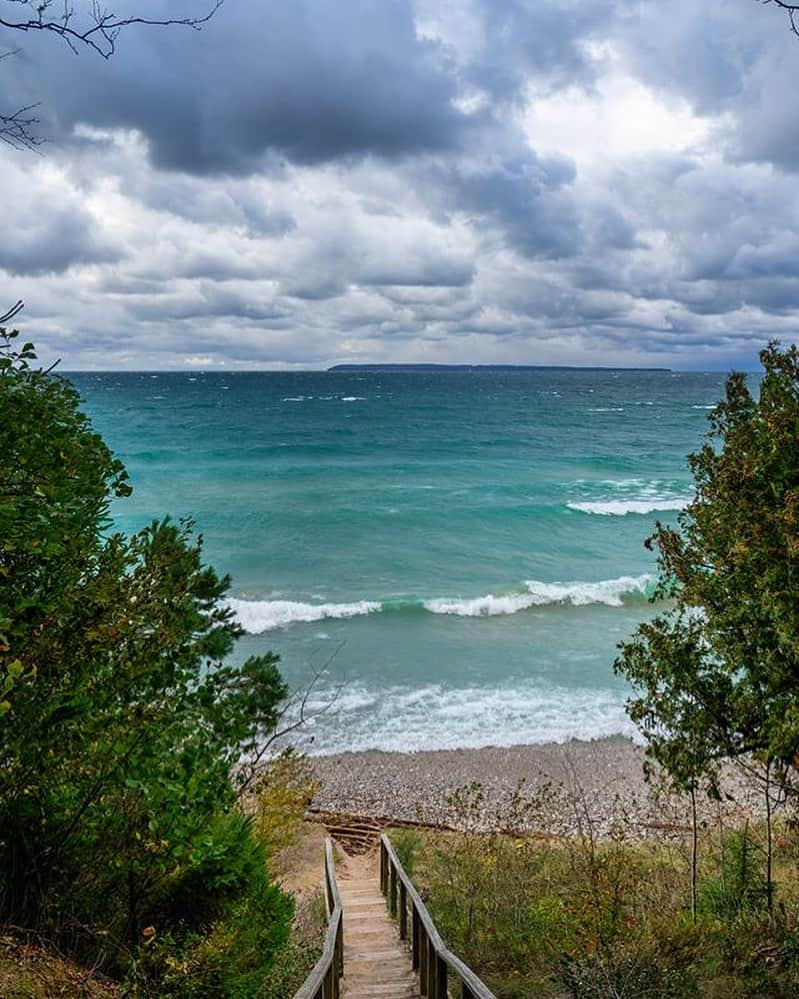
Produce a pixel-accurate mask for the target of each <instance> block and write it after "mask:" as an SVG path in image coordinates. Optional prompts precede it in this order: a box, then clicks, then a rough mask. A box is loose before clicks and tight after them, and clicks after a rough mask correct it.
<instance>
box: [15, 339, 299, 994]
mask: <svg viewBox="0 0 799 999" xmlns="http://www.w3.org/2000/svg"><path fill="white" fill-rule="evenodd" d="M16 338H17V334H16V333H15V332H10V333H9V332H6V331H0V691H2V696H1V697H0V701H2V704H0V711H2V716H0V919H6V920H8V921H9V922H13V923H14V924H15V925H17V926H24V927H36V928H38V929H39V930H44V931H46V932H48V933H49V934H51V935H54V936H56V937H57V938H58V940H59V941H60V942H61V943H62V944H66V945H68V946H70V947H72V948H75V949H78V950H85V951H87V952H89V953H91V954H92V955H93V956H94V957H96V958H97V959H98V960H99V959H104V960H105V962H106V964H107V965H108V966H109V967H110V968H112V969H113V968H116V970H117V971H119V972H120V973H124V972H126V971H127V972H129V973H132V974H133V975H134V977H136V976H139V970H140V969H141V968H142V967H146V968H148V969H150V970H152V968H153V967H156V966H157V965H158V962H153V961H152V960H151V959H150V958H149V957H148V958H147V959H146V960H144V959H143V958H142V955H143V954H146V955H150V954H152V953H155V951H156V950H157V949H158V947H160V946H161V941H164V940H171V941H172V942H173V944H174V947H175V948H176V949H177V950H178V951H179V950H180V949H181V948H183V947H184V944H185V945H191V946H194V945H195V944H196V942H197V940H198V939H200V937H202V936H203V935H204V934H206V933H208V932H221V930H220V929H217V931H214V930H213V928H214V927H217V928H219V927H221V926H222V924H223V923H224V922H225V920H228V919H234V920H236V919H238V920H239V921H240V923H241V925H242V926H247V927H251V928H252V932H251V934H250V935H251V937H252V939H251V944H250V945H245V946H243V947H242V948H240V950H241V952H242V953H243V952H246V951H247V948H248V946H249V951H250V952H251V956H254V955H255V954H256V952H257V963H258V967H259V968H263V966H264V963H265V962H266V963H268V961H269V960H270V958H271V954H272V953H273V952H274V950H275V949H276V948H277V947H278V946H280V944H281V943H282V941H283V939H284V938H285V936H286V932H287V926H288V922H289V920H290V905H289V904H288V901H287V900H286V898H285V896H283V895H282V893H281V892H280V891H279V890H278V889H276V888H275V887H274V886H273V885H272V884H271V883H270V882H269V880H268V878H267V875H266V868H265V856H264V848H263V846H262V845H261V844H259V843H258V842H257V840H256V838H255V837H254V834H253V831H252V820H251V819H250V818H245V817H244V816H243V815H242V814H240V812H239V811H238V805H237V795H236V786H235V783H234V780H233V779H232V777H231V774H232V773H233V772H234V767H235V764H237V763H238V761H239V760H240V759H241V757H242V755H244V754H247V753H248V752H249V751H251V750H253V749H254V747H255V746H256V745H257V744H258V743H259V741H260V740H261V739H262V738H263V737H264V735H265V734H266V733H267V732H269V731H270V730H271V728H272V727H273V726H274V724H275V722H276V719H277V717H278V714H277V713H278V709H279V703H280V701H281V699H282V698H283V697H284V696H285V692H286V690H285V686H284V684H283V681H282V679H281V677H280V673H279V672H278V668H277V658H276V657H275V656H274V655H272V654H267V655H265V656H260V657H253V658H251V659H249V660H248V661H247V662H246V663H245V664H244V665H243V666H242V667H240V668H239V667H233V666H231V665H228V664H226V658H227V657H228V654H229V653H230V651H231V649H232V647H233V644H234V641H235V639H236V638H237V636H238V634H239V629H238V627H237V626H236V625H235V623H234V622H233V620H232V616H231V613H230V611H229V610H228V609H227V608H226V606H225V605H224V603H223V601H222V598H223V597H224V594H225V592H226V590H227V588H228V585H229V580H228V579H227V578H220V577H219V576H218V575H217V574H216V573H215V572H214V570H213V569H212V568H210V567H208V566H206V565H204V564H203V561H202V539H201V538H199V537H197V536H196V534H195V532H194V529H193V525H192V523H191V522H190V521H181V522H178V523H174V522H172V521H170V520H168V519H166V520H161V521H156V522H153V523H152V524H150V525H149V526H148V527H146V528H145V529H144V530H142V531H140V532H139V533H137V534H135V535H133V536H132V537H126V536H124V535H122V534H119V533H112V532H111V524H110V521H109V504H110V501H111V499H112V498H113V497H115V496H116V497H123V496H125V495H127V494H128V493H129V492H130V486H129V484H128V480H127V474H126V472H125V469H124V467H123V466H122V464H121V463H120V462H119V461H118V460H117V459H116V458H115V457H114V456H113V455H112V454H111V452H110V451H109V449H108V447H107V446H106V445H105V443H104V442H103V441H102V439H101V438H100V437H99V436H98V435H97V434H96V433H94V432H93V431H92V429H91V426H90V425H89V422H88V420H87V418H86V417H85V416H84V415H83V414H82V413H81V412H80V409H79V398H78V396H77V393H76V392H75V391H74V389H73V388H72V387H71V385H70V384H69V383H68V382H67V381H65V380H64V379H61V378H58V377H56V376H54V375H53V374H51V373H48V372H44V371H41V370H39V369H36V368H34V367H33V360H34V353H33V348H32V346H31V345H30V344H25V345H24V346H23V347H22V348H21V349H17V347H16V342H15V341H16ZM198 935H199V936H198ZM256 937H257V939H256ZM242 960H244V963H245V964H246V959H245V958H242ZM163 967H165V965H162V966H160V970H159V971H158V973H159V974H160V973H161V971H162V970H163ZM131 969H132V970H131ZM148 973H149V972H148ZM139 977H140V976H139ZM144 987H145V986H144V985H142V986H141V988H144ZM253 988H254V986H253ZM251 992H252V989H251V990H250V993H247V994H251ZM159 994H160V993H159ZM164 994H166V993H164ZM170 994H171V993H170ZM225 994H228V993H225ZM229 994H231V995H232V994H233V992H230V993H229ZM241 994H242V995H244V994H245V993H244V992H242V993H241Z"/></svg>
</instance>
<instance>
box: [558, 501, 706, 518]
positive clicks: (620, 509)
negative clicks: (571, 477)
mask: <svg viewBox="0 0 799 999" xmlns="http://www.w3.org/2000/svg"><path fill="white" fill-rule="evenodd" d="M690 502H691V497H690V496H672V497H668V496H661V497H655V496H653V497H651V498H649V499H617V500H591V501H588V502H585V503H567V504H566V506H568V508H569V509H570V510H578V511H579V512H580V513H595V514H599V515H600V516H602V517H626V516H627V514H628V513H638V514H644V513H655V512H656V511H658V510H682V509H684V507H686V506H688V504H689V503H690Z"/></svg>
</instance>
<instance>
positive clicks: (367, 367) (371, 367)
mask: <svg viewBox="0 0 799 999" xmlns="http://www.w3.org/2000/svg"><path fill="white" fill-rule="evenodd" d="M326 370H327V371H328V372H332V371H659V372H666V373H670V372H671V370H672V369H671V368H641V367H638V368H637V367H631V368H627V367H621V366H618V365H612V364H610V365H583V364H334V365H333V366H332V367H330V368H327V369H326Z"/></svg>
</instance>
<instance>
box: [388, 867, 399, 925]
mask: <svg viewBox="0 0 799 999" xmlns="http://www.w3.org/2000/svg"><path fill="white" fill-rule="evenodd" d="M388 872H389V889H388V908H389V911H390V912H391V915H392V916H396V915H397V868H396V867H395V866H394V865H393V864H389V867H388Z"/></svg>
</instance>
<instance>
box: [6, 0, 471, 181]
mask: <svg viewBox="0 0 799 999" xmlns="http://www.w3.org/2000/svg"><path fill="white" fill-rule="evenodd" d="M152 6H154V7H155V8H156V10H155V11H154V13H157V12H158V10H159V9H160V10H161V11H162V12H165V11H166V10H167V9H169V4H166V3H165V2H164V0H161V2H160V3H156V4H154V5H152ZM184 6H185V4H184ZM195 7H196V4H195ZM45 42H49V45H46V46H45V44H44V43H45ZM52 42H53V40H52V39H44V40H43V39H33V40H32V41H30V42H26V52H27V56H28V58H29V59H30V60H31V61H32V63H33V65H34V68H33V70H32V73H31V77H32V80H29V88H30V87H31V86H33V87H34V88H35V89H36V90H37V91H38V93H39V97H40V98H41V99H42V100H43V102H44V106H45V108H46V109H47V111H49V112H50V113H51V114H52V116H53V118H52V125H53V127H55V128H58V129H59V130H60V133H61V134H62V135H63V134H66V133H68V132H69V131H70V130H71V129H72V128H73V126H74V125H75V124H76V123H78V122H86V123H89V124H92V125H95V126H100V127H104V128H108V127H128V128H136V129H139V130H140V131H141V132H142V133H143V134H144V135H145V136H146V137H147V139H148V140H149V143H150V148H151V154H152V158H153V161H154V162H155V163H156V164H157V165H159V166H162V167H167V168H170V169H177V170H183V171H187V172H191V173H209V172H233V173H240V172H246V171H253V170H256V169H258V168H259V167H260V166H261V165H262V161H263V156H264V153H266V152H267V151H270V150H271V151H275V152H277V153H279V154H281V155H284V156H287V157H288V158H289V159H291V160H292V161H294V162H298V163H318V162H321V161H326V160H330V159H335V158H341V157H350V156H363V155H370V154H373V155H377V156H385V157H402V156H406V155H409V154H412V153H415V152H418V151H420V150H431V149H436V150H441V149H447V148H451V147H453V146H455V145H457V144H458V143H459V142H460V141H461V140H462V139H463V138H464V136H465V133H467V132H468V131H469V130H470V128H471V126H472V120H471V119H470V118H468V117H467V116H465V115H464V114H462V113H460V112H459V111H458V110H457V109H456V108H455V106H454V105H453V99H454V98H455V97H456V94H457V89H456V81H455V80H454V78H453V76H452V74H451V73H448V72H447V69H446V66H445V64H444V63H445V57H444V53H443V52H442V51H441V49H440V47H439V46H437V45H436V44H435V43H433V42H430V41H424V40H422V39H420V38H418V37H417V35H416V32H415V27H414V16H413V6H412V4H411V2H410V0H357V2H356V0H341V2H336V3H333V2H331V0H301V2H295V3H290V4H287V3H279V2H277V0H274V2H266V3H259V4H257V5H252V4H236V3H228V4H225V5H224V6H223V7H222V8H221V9H220V10H219V11H218V13H217V14H216V16H215V17H214V19H213V21H212V23H211V24H209V25H208V26H207V27H206V29H205V30H204V31H203V32H201V33H199V34H198V33H195V32H190V31H185V30H181V29H178V28H172V29H150V30H145V29H133V28H131V29H129V30H128V32H127V33H126V34H125V35H124V36H123V37H122V38H120V42H119V49H118V52H117V54H116V55H115V56H114V58H113V60H112V61H111V62H110V63H108V64H106V63H104V62H103V61H102V60H99V59H97V58H93V57H92V56H91V54H88V53H84V54H83V55H82V58H81V62H80V66H79V67H78V66H76V60H75V57H74V56H73V55H72V54H71V53H70V52H69V51H68V50H67V49H65V48H62V49H54V48H53V47H52ZM37 43H38V44H37ZM30 93H31V90H30V89H29V90H28V91H27V92H26V94H25V95H24V96H23V95H20V99H26V98H28V97H29V95H30Z"/></svg>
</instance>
